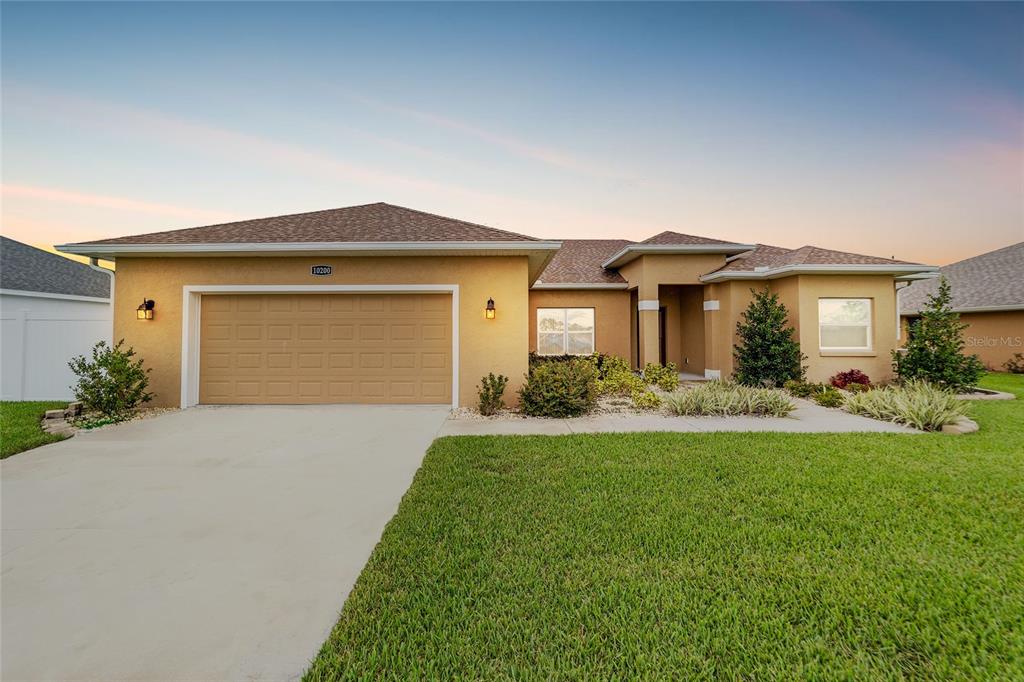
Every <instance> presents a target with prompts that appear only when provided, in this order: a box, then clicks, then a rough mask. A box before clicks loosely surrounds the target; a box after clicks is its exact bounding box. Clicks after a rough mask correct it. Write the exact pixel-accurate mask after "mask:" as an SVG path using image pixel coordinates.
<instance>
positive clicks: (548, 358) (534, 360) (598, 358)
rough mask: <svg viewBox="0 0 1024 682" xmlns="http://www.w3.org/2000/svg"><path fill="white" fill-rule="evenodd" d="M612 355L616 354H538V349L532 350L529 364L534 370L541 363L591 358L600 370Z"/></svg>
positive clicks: (570, 361)
mask: <svg viewBox="0 0 1024 682" xmlns="http://www.w3.org/2000/svg"><path fill="white" fill-rule="evenodd" d="M612 357H615V356H612V355H605V354H603V353H591V354H590V355H538V354H537V352H536V351H530V356H529V363H530V365H529V366H530V371H531V372H532V371H533V370H534V369H535V368H536V367H539V366H540V365H547V364H550V363H552V362H561V363H566V362H568V363H572V362H576V361H578V360H589V361H590V362H592V363H593V364H594V366H595V367H597V368H598V369H599V370H600V369H601V368H602V367H603V366H604V363H605V362H606V361H607V360H608V359H609V358H612ZM616 359H618V358H616Z"/></svg>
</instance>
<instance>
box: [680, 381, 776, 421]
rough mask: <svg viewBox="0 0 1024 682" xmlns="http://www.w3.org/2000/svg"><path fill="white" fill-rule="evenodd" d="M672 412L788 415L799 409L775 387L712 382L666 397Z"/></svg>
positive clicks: (695, 414) (687, 414) (727, 414)
mask: <svg viewBox="0 0 1024 682" xmlns="http://www.w3.org/2000/svg"><path fill="white" fill-rule="evenodd" d="M663 401H664V403H665V405H666V406H667V407H668V409H669V411H670V412H671V413H672V414H676V415H680V416H697V417H701V416H736V415H754V416H759V417H785V416H787V415H788V414H789V413H790V412H792V411H793V410H795V409H796V405H794V404H793V403H792V401H790V400H789V398H788V397H787V396H786V394H785V393H783V392H782V391H780V390H778V389H773V388H756V387H752V386H742V385H739V384H732V383H729V382H724V381H710V382H708V383H705V384H700V385H699V386H696V387H694V388H690V389H686V390H684V391H680V392H678V393H671V394H669V395H667V396H665V397H664V398H663Z"/></svg>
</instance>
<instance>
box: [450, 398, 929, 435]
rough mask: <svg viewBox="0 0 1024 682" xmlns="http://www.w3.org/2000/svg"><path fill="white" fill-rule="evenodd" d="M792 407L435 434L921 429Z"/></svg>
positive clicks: (456, 423)
mask: <svg viewBox="0 0 1024 682" xmlns="http://www.w3.org/2000/svg"><path fill="white" fill-rule="evenodd" d="M793 402H794V403H796V405H797V409H796V410H794V411H793V413H792V414H791V415H790V416H789V417H785V418H761V417H668V416H663V415H660V414H649V415H648V414H645V415H627V414H608V415H599V416H595V417H578V418H575V419H538V418H527V419H451V418H449V419H448V420H447V421H446V422H445V423H444V426H443V427H441V431H440V433H438V435H439V436H489V435H545V436H562V435H567V434H570V433H626V432H638V431H669V432H680V433H700V432H709V431H780V432H792V433H850V432H853V433H861V432H863V433H922V432H921V431H918V430H916V429H912V428H910V427H907V426H901V425H899V424H891V423H888V422H880V421H877V420H875V419H868V418H867V417H858V416H856V415H853V414H850V413H848V412H843V411H842V410H834V409H828V408H825V407H821V406H820V405H817V404H815V403H812V402H810V401H807V400H800V399H793Z"/></svg>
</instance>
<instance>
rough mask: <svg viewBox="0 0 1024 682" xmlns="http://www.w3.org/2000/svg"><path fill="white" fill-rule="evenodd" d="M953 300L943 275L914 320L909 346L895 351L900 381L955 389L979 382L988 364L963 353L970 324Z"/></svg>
mask: <svg viewBox="0 0 1024 682" xmlns="http://www.w3.org/2000/svg"><path fill="white" fill-rule="evenodd" d="M951 301H952V293H951V291H950V287H949V281H948V280H947V279H946V278H945V277H943V278H942V279H941V280H940V281H939V290H938V291H937V292H936V293H935V294H934V295H932V296H929V297H928V303H927V304H926V306H925V308H924V309H923V310H922V311H921V317H920V319H918V320H916V321H915V322H912V323H911V325H910V329H909V331H908V338H907V345H906V348H902V349H898V350H894V351H893V352H892V366H893V370H895V372H896V375H897V376H898V377H899V378H900V381H909V380H911V379H922V380H924V381H927V382H929V383H933V384H937V385H938V386H940V387H944V388H948V389H950V390H953V391H962V390H965V389H968V388H970V387H972V386H974V384H976V383H977V382H978V379H979V378H980V377H981V375H982V373H983V372H984V371H985V365H984V364H982V362H981V360H980V359H978V356H977V355H965V354H964V339H963V331H964V329H966V328H967V325H966V324H964V323H962V322H961V321H960V315H959V314H958V313H955V312H953V308H952V305H951Z"/></svg>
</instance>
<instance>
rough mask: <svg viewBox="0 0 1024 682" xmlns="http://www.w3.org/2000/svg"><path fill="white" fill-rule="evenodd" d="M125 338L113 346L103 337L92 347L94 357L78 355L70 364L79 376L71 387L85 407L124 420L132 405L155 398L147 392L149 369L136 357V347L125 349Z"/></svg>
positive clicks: (132, 407) (133, 407) (76, 397)
mask: <svg viewBox="0 0 1024 682" xmlns="http://www.w3.org/2000/svg"><path fill="white" fill-rule="evenodd" d="M123 346H124V339H121V340H120V341H118V342H117V345H115V346H114V347H113V348H111V347H110V346H108V345H107V343H106V342H105V341H100V342H99V343H97V344H96V345H95V346H94V347H93V349H92V356H91V358H89V359H87V358H86V357H85V356H84V355H78V356H76V357H74V358H72V359H71V361H70V362H69V363H68V367H70V368H71V371H72V372H74V373H75V374H76V375H77V376H78V381H77V383H76V384H75V385H74V386H73V387H72V388H73V389H74V392H75V399H76V400H80V401H82V406H83V407H84V408H85V409H86V410H91V411H96V412H99V413H100V414H102V415H104V416H106V417H109V418H111V419H114V420H123V419H125V418H126V417H128V415H129V414H130V413H131V411H132V410H133V409H135V408H136V407H138V406H139V405H140V404H142V403H147V402H149V401H150V400H152V399H153V394H152V393H147V392H146V388H147V387H148V386H149V376H148V375H149V369H144V368H143V366H142V360H141V359H139V360H133V359H132V358H134V357H135V351H134V350H133V349H132V348H130V347H129V348H128V349H127V350H124V349H123V348H122V347H123Z"/></svg>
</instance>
